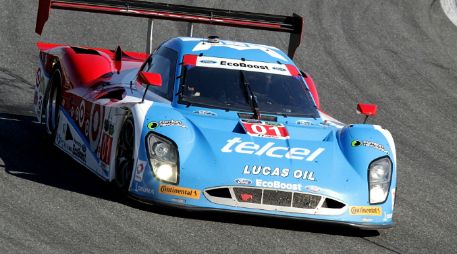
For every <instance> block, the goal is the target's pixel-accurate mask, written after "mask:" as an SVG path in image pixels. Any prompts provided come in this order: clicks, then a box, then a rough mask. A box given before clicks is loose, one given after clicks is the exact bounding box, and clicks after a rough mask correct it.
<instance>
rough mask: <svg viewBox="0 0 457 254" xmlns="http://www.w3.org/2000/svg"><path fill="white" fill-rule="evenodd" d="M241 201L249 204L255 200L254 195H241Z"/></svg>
mask: <svg viewBox="0 0 457 254" xmlns="http://www.w3.org/2000/svg"><path fill="white" fill-rule="evenodd" d="M240 198H241V201H243V202H248V201H250V200H252V199H253V198H254V196H253V195H252V194H249V193H241V195H240Z"/></svg>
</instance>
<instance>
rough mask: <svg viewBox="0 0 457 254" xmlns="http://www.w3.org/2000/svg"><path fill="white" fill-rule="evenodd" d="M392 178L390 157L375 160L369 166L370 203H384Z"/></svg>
mask: <svg viewBox="0 0 457 254" xmlns="http://www.w3.org/2000/svg"><path fill="white" fill-rule="evenodd" d="M391 178H392V162H391V161H390V159H389V157H382V158H380V159H377V160H374V161H373V162H371V163H370V166H369V167H368V185H369V188H370V189H369V192H370V204H379V203H383V202H384V201H386V199H387V195H388V194H389V187H390V181H391Z"/></svg>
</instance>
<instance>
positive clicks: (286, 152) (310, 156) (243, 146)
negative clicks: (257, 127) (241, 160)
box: [221, 138, 325, 161]
mask: <svg viewBox="0 0 457 254" xmlns="http://www.w3.org/2000/svg"><path fill="white" fill-rule="evenodd" d="M233 151H234V152H236V153H244V154H255V155H257V156H262V155H264V154H265V155H266V156H268V157H273V158H283V157H285V158H287V159H291V160H303V159H305V158H306V161H314V160H315V159H316V158H317V157H318V156H319V155H320V154H321V153H322V152H324V151H325V148H322V147H319V148H317V149H316V150H315V151H313V152H311V150H309V149H306V148H301V147H292V148H288V147H282V146H275V143H273V142H268V143H266V144H265V145H264V146H262V147H261V146H260V145H258V144H256V143H254V142H242V140H241V138H232V139H229V140H227V144H226V145H225V146H224V147H222V149H221V152H223V153H231V152H233Z"/></svg>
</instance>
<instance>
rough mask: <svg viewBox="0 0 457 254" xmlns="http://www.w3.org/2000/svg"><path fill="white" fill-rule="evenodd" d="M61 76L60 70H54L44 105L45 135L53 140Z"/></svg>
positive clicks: (58, 107)
mask: <svg viewBox="0 0 457 254" xmlns="http://www.w3.org/2000/svg"><path fill="white" fill-rule="evenodd" d="M61 85H62V75H61V72H60V69H56V70H55V71H54V73H53V74H52V77H51V80H50V81H49V89H48V93H47V96H46V100H45V104H44V123H45V129H46V134H47V135H48V137H49V138H50V139H51V140H53V139H54V138H55V137H56V133H57V127H58V126H59V110H60V103H61V101H62V97H61Z"/></svg>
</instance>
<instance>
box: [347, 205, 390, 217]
mask: <svg viewBox="0 0 457 254" xmlns="http://www.w3.org/2000/svg"><path fill="white" fill-rule="evenodd" d="M349 214H350V215H367V216H381V215H382V208H381V207H380V206H350V207H349Z"/></svg>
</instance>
